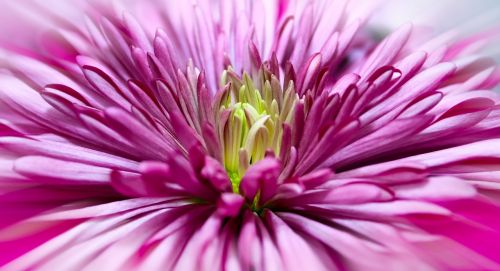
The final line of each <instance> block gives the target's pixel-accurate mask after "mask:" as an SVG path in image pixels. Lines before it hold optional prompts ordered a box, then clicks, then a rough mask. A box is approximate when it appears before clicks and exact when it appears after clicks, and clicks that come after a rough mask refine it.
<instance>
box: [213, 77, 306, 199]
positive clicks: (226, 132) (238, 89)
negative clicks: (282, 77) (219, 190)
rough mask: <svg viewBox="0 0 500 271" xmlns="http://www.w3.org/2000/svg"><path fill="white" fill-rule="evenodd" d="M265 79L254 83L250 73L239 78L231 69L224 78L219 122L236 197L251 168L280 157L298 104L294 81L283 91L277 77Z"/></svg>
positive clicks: (220, 134) (227, 166)
mask: <svg viewBox="0 0 500 271" xmlns="http://www.w3.org/2000/svg"><path fill="white" fill-rule="evenodd" d="M261 71H262V70H261ZM261 74H264V72H262V73H261ZM262 78H264V79H260V80H256V81H257V82H255V81H253V80H252V78H251V77H250V75H248V74H247V73H243V77H242V78H240V77H239V76H238V75H237V74H236V73H234V72H233V71H232V70H231V69H228V70H226V71H224V73H223V74H222V79H221V84H222V85H223V86H225V88H224V89H225V91H223V92H222V93H223V94H222V95H221V97H220V102H219V109H220V110H219V111H218V116H216V120H218V122H219V136H220V140H221V142H222V157H223V162H224V167H225V169H226V171H227V173H228V176H229V178H230V179H231V183H232V186H233V191H234V192H236V193H238V192H239V184H240V182H241V178H242V177H243V176H244V174H245V172H246V170H247V169H248V167H249V166H250V165H251V164H253V163H255V162H257V161H259V160H261V159H263V158H264V157H265V156H266V155H279V154H280V150H281V143H282V137H283V129H284V124H286V123H290V121H291V119H292V117H293V110H294V107H295V104H296V103H297V100H298V95H297V94H296V92H295V88H294V84H293V82H292V81H290V82H289V83H288V85H287V88H286V90H285V91H283V88H282V87H281V84H280V83H279V81H278V79H277V78H276V77H275V76H274V75H269V76H262Z"/></svg>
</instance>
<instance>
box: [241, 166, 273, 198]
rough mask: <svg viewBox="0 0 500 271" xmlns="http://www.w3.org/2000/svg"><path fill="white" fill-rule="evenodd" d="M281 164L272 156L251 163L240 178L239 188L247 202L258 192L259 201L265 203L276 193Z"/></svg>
mask: <svg viewBox="0 0 500 271" xmlns="http://www.w3.org/2000/svg"><path fill="white" fill-rule="evenodd" d="M280 169H281V164H280V163H279V161H278V160H276V159H274V158H264V159H262V160H261V161H259V162H257V163H256V164H254V165H252V166H251V167H250V168H249V169H248V171H247V172H246V174H245V176H243V179H242V180H241V184H240V189H241V192H242V194H243V196H245V198H246V199H247V200H248V201H249V202H251V203H252V202H253V200H254V197H255V196H256V195H257V193H259V203H265V202H266V201H268V200H269V199H271V197H272V196H274V194H275V193H276V189H277V187H278V186H277V185H278V184H277V179H278V176H279V174H280Z"/></svg>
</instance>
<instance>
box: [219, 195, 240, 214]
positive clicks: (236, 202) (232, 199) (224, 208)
mask: <svg viewBox="0 0 500 271" xmlns="http://www.w3.org/2000/svg"><path fill="white" fill-rule="evenodd" d="M244 202H245V199H244V198H243V197H242V196H240V195H238V194H234V193H224V194H222V195H221V196H220V198H219V201H217V213H218V214H220V215H222V216H227V217H234V216H237V215H238V214H239V212H240V210H241V207H242V206H243V203H244Z"/></svg>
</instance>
